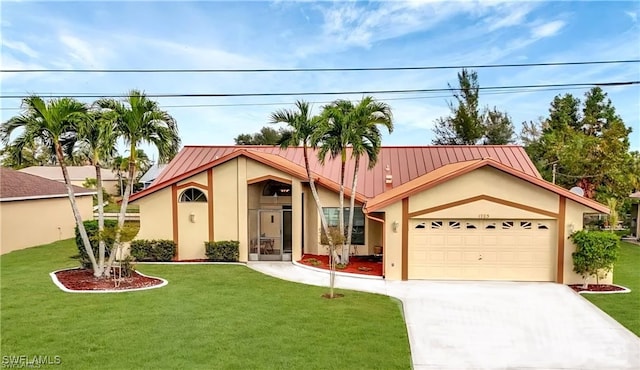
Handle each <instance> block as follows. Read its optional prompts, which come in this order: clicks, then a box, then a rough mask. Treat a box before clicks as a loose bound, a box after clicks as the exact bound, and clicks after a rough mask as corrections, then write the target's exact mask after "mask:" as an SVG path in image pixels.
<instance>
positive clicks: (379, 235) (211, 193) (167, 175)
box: [131, 146, 611, 283]
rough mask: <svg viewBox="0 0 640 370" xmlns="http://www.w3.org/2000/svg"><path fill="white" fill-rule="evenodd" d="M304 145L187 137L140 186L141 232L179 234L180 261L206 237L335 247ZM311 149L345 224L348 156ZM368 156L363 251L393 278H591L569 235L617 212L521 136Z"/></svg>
mask: <svg viewBox="0 0 640 370" xmlns="http://www.w3.org/2000/svg"><path fill="white" fill-rule="evenodd" d="M302 153H303V152H302V148H289V149H284V150H281V149H280V148H277V147H266V146H186V147H185V148H183V149H182V151H181V152H180V153H179V154H178V155H177V156H176V157H175V158H174V159H173V161H171V163H169V165H168V167H167V168H165V170H164V171H163V172H162V174H161V175H160V176H159V177H158V178H157V179H156V180H155V181H154V182H153V184H152V185H151V186H150V187H149V188H147V189H146V190H143V191H141V192H139V193H137V194H134V195H133V196H132V198H131V201H132V202H134V203H135V204H139V205H140V215H141V221H140V232H139V233H138V236H137V238H139V239H159V238H164V239H172V240H174V241H175V242H176V243H177V253H176V259H178V260H187V259H197V258H204V256H205V254H204V245H203V242H204V241H205V240H216V241H219V240H238V241H239V242H240V261H243V262H244V261H248V260H256V259H257V260H288V259H294V260H298V259H300V258H301V256H302V255H303V254H326V253H327V248H325V247H324V246H322V245H321V244H320V236H321V233H320V229H321V226H320V221H319V217H318V216H319V213H318V212H317V211H316V205H315V203H314V200H313V197H312V195H311V192H310V188H309V185H308V182H307V176H306V172H305V169H304V167H303V154H302ZM309 157H310V162H311V169H312V171H313V174H314V175H313V176H314V179H315V182H316V184H317V187H318V192H319V194H320V198H321V200H322V205H323V207H324V208H323V210H322V212H324V214H325V215H326V216H327V219H328V221H329V224H330V225H334V226H335V225H337V223H338V208H337V207H338V190H339V183H338V181H339V173H340V163H339V160H333V159H329V158H327V161H326V163H325V165H324V166H322V165H320V163H319V162H318V160H317V158H316V154H315V153H314V152H313V151H310V153H309ZM348 157H350V153H348ZM367 166H368V161H367V160H366V158H363V160H362V162H361V168H360V175H359V185H358V189H357V193H356V200H357V201H356V210H355V221H354V224H355V230H354V234H353V240H354V242H353V244H355V245H356V247H357V248H356V250H355V253H356V254H361V255H369V254H374V253H378V252H380V249H381V248H380V247H382V254H383V266H384V275H385V278H386V279H390V280H407V279H459V280H517V281H557V282H561V283H577V282H581V281H582V279H581V277H580V276H578V275H576V274H575V273H574V272H573V271H572V270H573V263H572V258H571V253H572V252H574V250H575V247H574V245H573V244H572V243H571V241H570V240H568V239H567V237H568V236H569V234H570V233H571V232H572V231H573V230H578V229H581V228H582V227H583V214H585V213H594V212H596V213H598V212H601V213H608V212H609V209H608V208H607V207H606V206H604V205H602V204H600V203H597V202H595V201H593V200H590V199H586V198H583V197H581V196H579V195H576V194H574V193H571V192H569V191H568V190H566V189H564V188H561V187H559V186H556V185H554V184H551V183H550V182H548V181H545V180H543V179H542V178H541V176H540V174H539V173H538V171H537V170H536V168H535V166H534V165H533V163H532V162H531V160H530V159H529V157H528V156H527V154H526V153H525V151H524V149H523V148H522V147H518V146H425V147H383V148H382V150H381V151H380V154H379V159H378V162H377V164H376V165H375V166H374V167H373V169H370V170H368V169H367ZM352 173H353V170H352V169H349V170H348V171H347V173H346V179H347V181H346V184H350V183H351V178H352ZM346 193H347V197H346V199H345V205H348V204H349V203H348V195H349V193H350V191H349V189H347V191H346ZM345 214H348V212H345ZM610 278H611V277H609V279H610Z"/></svg>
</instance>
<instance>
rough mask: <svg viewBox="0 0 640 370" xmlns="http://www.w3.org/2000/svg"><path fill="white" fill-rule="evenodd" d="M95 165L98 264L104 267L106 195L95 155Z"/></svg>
mask: <svg viewBox="0 0 640 370" xmlns="http://www.w3.org/2000/svg"><path fill="white" fill-rule="evenodd" d="M93 163H94V166H95V168H96V189H97V191H98V235H99V236H100V239H99V242H98V266H99V267H100V268H102V269H104V255H105V249H106V248H105V245H104V197H103V195H102V170H101V168H100V163H99V161H98V160H97V158H95V157H94V162H93Z"/></svg>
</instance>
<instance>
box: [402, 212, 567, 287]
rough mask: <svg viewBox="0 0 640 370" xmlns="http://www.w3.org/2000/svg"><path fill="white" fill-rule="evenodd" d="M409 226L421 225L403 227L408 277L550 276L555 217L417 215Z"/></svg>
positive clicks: (533, 278)
mask: <svg viewBox="0 0 640 370" xmlns="http://www.w3.org/2000/svg"><path fill="white" fill-rule="evenodd" d="M411 225H412V226H413V225H424V228H418V229H416V228H414V227H412V228H410V230H409V233H410V235H409V278H410V279H455V280H515V281H553V279H554V276H555V250H556V247H555V235H556V232H555V221H549V220H419V222H418V221H414V222H412V223H411ZM468 225H469V226H470V227H467V226H468Z"/></svg>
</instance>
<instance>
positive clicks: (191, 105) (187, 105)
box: [0, 87, 586, 111]
mask: <svg viewBox="0 0 640 370" xmlns="http://www.w3.org/2000/svg"><path fill="white" fill-rule="evenodd" d="M585 88H586V87H570V88H566V89H563V91H566V90H583V89H585ZM557 90H558V89H557V88H546V89H522V90H511V91H490V92H487V93H485V94H483V96H485V95H509V94H520V93H532V92H541V91H557ZM35 94H36V95H39V96H45V97H46V96H48V95H50V94H54V93H44V92H39V93H35ZM69 94H79V93H69ZM450 97H451V95H428V96H407V97H402V98H386V99H384V100H385V101H390V100H391V101H397V100H422V99H440V98H450ZM308 103H309V104H330V103H331V101H310V102H308ZM287 104H293V102H268V103H221V104H179V105H161V107H162V108H210V107H245V106H249V107H251V106H278V105H279V106H282V105H287ZM21 109H22V108H20V107H0V111H2V110H21Z"/></svg>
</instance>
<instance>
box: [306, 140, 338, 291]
mask: <svg viewBox="0 0 640 370" xmlns="http://www.w3.org/2000/svg"><path fill="white" fill-rule="evenodd" d="M302 153H303V155H304V168H305V169H306V170H307V178H308V179H309V187H310V188H311V195H313V200H314V201H315V202H316V208H317V210H318V213H319V214H320V224H321V225H322V230H323V231H324V234H325V235H326V236H327V240H328V241H329V254H330V256H329V296H330V298H333V287H334V286H335V280H336V278H335V261H337V260H338V256H337V253H336V248H335V246H334V245H333V239H332V238H331V234H330V233H329V225H328V223H327V218H326V217H325V215H324V212H323V211H322V204H321V203H320V196H319V195H318V189H316V184H315V182H314V181H313V176H312V175H311V167H310V166H309V155H308V153H307V145H306V143H305V144H304V145H303V146H302Z"/></svg>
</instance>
